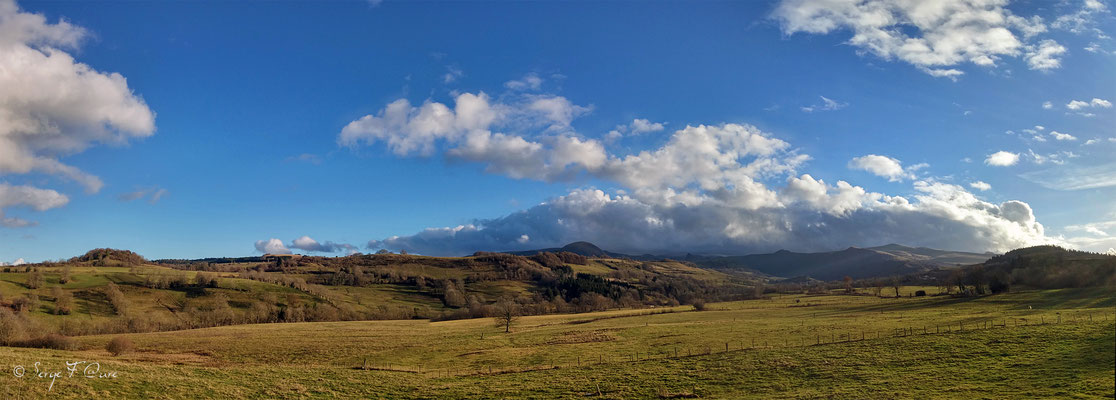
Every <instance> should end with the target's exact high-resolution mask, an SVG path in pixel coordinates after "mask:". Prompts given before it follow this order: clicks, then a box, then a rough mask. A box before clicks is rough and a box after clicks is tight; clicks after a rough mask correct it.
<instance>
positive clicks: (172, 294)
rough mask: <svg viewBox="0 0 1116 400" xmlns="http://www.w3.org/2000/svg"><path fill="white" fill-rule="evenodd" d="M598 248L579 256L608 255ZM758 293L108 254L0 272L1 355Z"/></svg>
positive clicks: (628, 271) (669, 275)
mask: <svg viewBox="0 0 1116 400" xmlns="http://www.w3.org/2000/svg"><path fill="white" fill-rule="evenodd" d="M591 246H592V245H579V246H575V248H574V249H575V250H578V251H581V252H591V253H597V251H596V250H593V247H595V246H592V247H591ZM597 250H599V249H597ZM598 254H599V253H598ZM747 293H750V290H749V286H747V282H744V281H742V280H741V279H739V278H736V277H732V276H729V275H726V274H724V273H721V272H717V271H711V270H706V269H701V268H697V267H694V266H692V265H688V264H686V263H682V262H677V261H654V262H642V261H635V260H623V259H613V258H588V257H585V256H581V255H576V254H572V253H568V252H559V253H550V252H544V253H540V254H535V255H532V256H530V257H525V256H517V255H511V254H502V253H476V254H474V255H472V256H469V257H425V256H417V255H405V254H368V255H362V254H357V255H351V256H346V257H314V256H305V257H300V258H273V259H268V260H264V261H260V259H259V258H211V259H205V260H166V261H163V262H160V263H156V262H152V261H148V260H145V259H144V258H143V257H141V256H139V255H138V254H136V253H133V252H130V251H124V250H113V249H97V250H92V251H90V252H88V253H86V254H84V255H81V256H78V257H74V258H71V259H69V260H67V261H60V262H47V263H39V264H26V265H20V266H6V267H2V268H0V325H3V326H17V328H18V329H15V330H6V331H5V332H8V333H5V334H3V335H0V344H3V343H9V342H12V341H13V340H16V341H18V340H31V339H35V338H36V337H40V336H37V335H45V334H47V333H50V332H58V333H62V334H65V335H69V336H72V335H85V334H94V333H116V332H146V331H165V330H177V329H193V328H203V327H211V326H223V325H237V324H244V323H261V322H302V321H339V320H380V319H416V318H417V319H459V318H476V317H485V316H490V315H493V314H494V312H495V311H494V310H495V309H494V307H495V305H496V303H498V302H510V303H513V304H514V306H515V307H517V308H518V309H519V310H520V311H519V312H521V313H523V314H526V315H536V314H550V313H565V312H588V311H596V310H605V309H611V308H617V307H627V308H639V307H647V306H674V305H678V304H690V303H692V302H695V301H715V300H718V299H730V298H742V297H744V296H746V294H747ZM12 321H15V322H12ZM5 329H6V328H5ZM13 332H14V333H13ZM13 338H16V339H13Z"/></svg>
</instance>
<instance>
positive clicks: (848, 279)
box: [844, 275, 853, 294]
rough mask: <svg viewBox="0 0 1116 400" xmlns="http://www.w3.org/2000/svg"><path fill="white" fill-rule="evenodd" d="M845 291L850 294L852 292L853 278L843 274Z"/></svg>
mask: <svg viewBox="0 0 1116 400" xmlns="http://www.w3.org/2000/svg"><path fill="white" fill-rule="evenodd" d="M844 281H845V293H848V294H852V292H853V279H852V277H851V276H848V275H845V279H844Z"/></svg>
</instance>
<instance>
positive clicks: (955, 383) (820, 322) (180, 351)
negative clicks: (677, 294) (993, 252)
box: [0, 289, 1116, 398]
mask: <svg viewBox="0 0 1116 400" xmlns="http://www.w3.org/2000/svg"><path fill="white" fill-rule="evenodd" d="M708 308H709V311H702V312H697V311H690V310H692V307H672V308H663V309H659V310H619V311H605V312H594V313H585V314H574V315H546V316H532V317H524V318H522V319H521V320H520V321H519V323H518V324H516V325H515V326H514V327H513V329H512V332H511V333H504V332H503V330H502V329H501V328H498V327H496V326H494V325H495V324H494V323H493V321H492V320H491V319H474V320H459V321H443V322H430V321H420V320H412V321H368V322H321V323H292V324H257V325H240V326H226V327H217V328H207V329H195V330H189V331H179V332H161V333H143V334H129V335H126V336H127V337H129V338H130V339H131V340H132V341H134V342H135V344H136V346H137V350H136V351H135V352H132V353H128V354H125V355H123V356H120V357H112V356H111V355H109V354H108V353H107V352H106V351H105V350H103V347H104V345H105V343H107V342H108V341H109V340H110V339H111V338H113V337H115V336H114V335H103V336H87V337H81V338H78V339H77V341H78V347H77V349H76V350H73V351H56V350H39V349H17V348H2V347H0V365H6V366H9V367H8V369H11V368H14V366H16V365H21V366H29V365H31V364H33V363H34V362H36V361H38V362H40V363H41V365H43V366H44V368H48V367H49V368H58V366H60V365H64V362H65V361H67V360H89V361H98V362H100V363H101V364H102V369H104V370H106V371H107V370H113V371H119V373H118V375H119V376H118V377H117V378H111V379H108V378H106V379H77V378H70V379H59V380H57V381H56V383H55V386H54V388H53V389H50V390H49V392H48V389H47V388H48V385H49V382H48V380H44V379H39V378H34V377H26V376H25V377H23V378H16V377H14V376H13V375H12V374H10V373H6V374H2V375H0V396H3V397H5V398H25V397H41V396H45V395H47V394H49V395H50V396H52V397H61V398H77V397H89V396H113V397H151V396H155V397H163V398H192V397H222V398H310V397H343V398H361V397H365V398H366V397H385V398H434V397H436V398H459V397H470V398H503V397H534V398H571V397H585V396H589V397H601V398H671V397H691V396H699V397H707V398H818V397H825V398H829V397H832V396H837V397H868V398H875V397H887V398H942V397H994V398H1020V397H1057V398H1072V397H1088V398H1093V397H1105V396H1107V397H1111V396H1112V395H1113V383H1114V382H1113V373H1114V372H1116V360H1114V359H1116V354H1114V353H1116V350H1114V349H1113V347H1112V343H1113V341H1114V340H1116V336H1114V330H1116V324H1114V322H1113V321H1114V319H1116V315H1114V312H1116V295H1114V294H1113V293H1111V292H1110V291H1107V290H1101V289H1065V290H1047V291H1027V292H1020V293H1010V294H1004V295H998V296H987V297H976V298H948V297H914V298H898V299H895V298H892V299H883V298H876V297H870V296H839V295H820V296H806V295H778V296H774V297H772V298H769V299H765V300H749V301H738V302H729V303H715V304H710V305H709V307H708ZM653 311H673V312H664V313H657V314H656V313H652V312H653ZM753 341H754V344H753ZM726 346H727V350H726ZM707 353H708V354H707ZM579 364H580V365H579ZM490 368H491V372H490Z"/></svg>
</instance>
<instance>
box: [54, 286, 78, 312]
mask: <svg viewBox="0 0 1116 400" xmlns="http://www.w3.org/2000/svg"><path fill="white" fill-rule="evenodd" d="M73 309H74V295H72V294H70V292H67V291H65V290H63V289H62V287H60V286H55V287H54V313H55V314H58V315H69V314H70V312H71V311H72V310H73Z"/></svg>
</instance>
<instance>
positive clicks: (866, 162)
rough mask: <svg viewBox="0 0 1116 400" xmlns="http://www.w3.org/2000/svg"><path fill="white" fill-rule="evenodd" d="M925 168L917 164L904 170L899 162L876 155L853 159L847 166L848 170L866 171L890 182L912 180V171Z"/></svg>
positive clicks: (913, 175) (924, 165) (913, 176)
mask: <svg viewBox="0 0 1116 400" xmlns="http://www.w3.org/2000/svg"><path fill="white" fill-rule="evenodd" d="M926 166H927V164H917V165H913V166H911V167H909V168H906V169H904V168H903V163H902V162H900V161H899V160H897V159H894V158H891V157H887V156H881V155H876V154H869V155H866V156H862V157H856V158H853V159H852V160H850V161H849V164H848V167H849V169H854V170H861V171H868V172H871V173H872V174H873V175H876V176H879V177H882V178H887V180H888V181H891V182H899V181H902V180H903V179H914V178H915V174H914V171H916V170H918V169H921V168H925V167H926Z"/></svg>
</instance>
